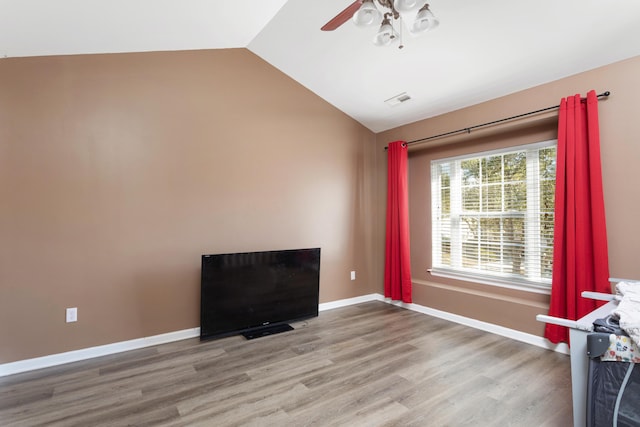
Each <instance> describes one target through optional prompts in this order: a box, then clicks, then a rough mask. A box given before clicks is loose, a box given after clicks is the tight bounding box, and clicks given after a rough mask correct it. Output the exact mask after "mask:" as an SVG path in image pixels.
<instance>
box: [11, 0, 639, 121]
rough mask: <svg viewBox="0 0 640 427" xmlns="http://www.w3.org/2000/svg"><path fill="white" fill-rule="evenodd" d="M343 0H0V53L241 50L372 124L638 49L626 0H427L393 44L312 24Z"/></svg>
mask: <svg viewBox="0 0 640 427" xmlns="http://www.w3.org/2000/svg"><path fill="white" fill-rule="evenodd" d="M351 2H352V0H224V1H223V0H180V1H177V0H108V1H107V0H55V1H54V0H0V56H2V57H19V56H40V55H64V54H85V53H110V52H143V51H159V50H187V49H218V48H238V47H246V48H248V49H249V50H251V51H252V52H254V53H255V54H257V55H258V56H260V57H262V58H263V59H264V60H266V61H267V62H269V63H271V64H272V65H273V66H274V67H276V68H278V69H280V70H281V71H282V72H284V73H285V74H287V75H289V76H290V77H292V78H293V79H295V80H297V81H298V82H299V83H301V84H302V85H304V86H305V87H307V88H308V89H310V90H311V91H313V92H314V93H316V94H317V95H318V96H320V97H322V98H323V99H325V100H326V101H328V102H329V103H331V104H333V105H334V106H336V107H337V108H339V109H340V110H342V111H344V112H345V113H346V114H348V115H349V116H351V117H353V118H354V119H356V120H357V121H359V122H360V123H362V124H363V125H365V126H366V127H368V128H369V129H371V130H372V131H374V132H380V131H383V130H386V129H390V128H393V127H396V126H400V125H402V124H406V123H410V122H413V121H416V120H420V119H424V118H427V117H432V116H435V115H438V114H442V113H445V112H448V111H452V110H455V109H458V108H462V107H465V106H468V105H473V104H476V103H479V102H483V101H487V100H489V99H493V98H496V97H499V96H503V95H506V94H509V93H512V92H516V91H519V90H523V89H526V88H529V87H532V86H536V85H539V84H542V83H546V82H549V81H553V80H557V79H559V78H562V77H565V76H569V75H572V74H576V73H579V72H581V71H586V70H589V69H592V68H595V67H599V66H602V65H606V64H609V63H612V62H615V61H619V60H622V59H626V58H630V57H633V56H637V55H640V1H638V0H601V1H594V0H537V1H535V2H524V1H514V0H484V1H482V2H479V1H473V0H430V5H431V10H432V11H433V12H434V14H435V15H436V16H437V17H438V18H439V19H440V26H439V27H438V28H437V29H436V30H434V31H432V32H428V33H426V34H424V35H422V36H421V37H420V38H413V37H411V36H409V35H408V33H407V32H405V37H404V45H405V47H404V49H402V50H399V49H397V48H393V47H391V48H379V47H376V46H374V45H373V44H372V43H371V39H372V38H373V34H374V32H375V28H370V29H360V28H357V27H355V26H354V25H353V24H352V23H351V22H347V23H345V24H344V25H343V26H341V27H340V28H338V29H337V30H336V31H333V32H322V31H320V27H321V26H322V25H323V24H325V23H326V22H327V21H328V20H329V19H331V18H332V17H333V16H335V15H336V14H337V13H338V12H340V11H341V10H342V9H344V8H345V7H346V6H348V5H349V4H351ZM587 89H591V88H585V91H586V90H587ZM603 89H606V88H603ZM402 92H407V93H408V94H409V95H410V96H411V98H412V99H411V100H409V101H408V102H406V103H403V104H401V105H399V106H396V107H389V106H388V105H387V104H385V103H384V100H386V99H388V98H390V97H392V96H395V95H397V94H399V93H402Z"/></svg>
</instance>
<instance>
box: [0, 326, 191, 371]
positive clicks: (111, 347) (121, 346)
mask: <svg viewBox="0 0 640 427" xmlns="http://www.w3.org/2000/svg"><path fill="white" fill-rule="evenodd" d="M199 336H200V328H192V329H184V330H182V331H175V332H168V333H166V334H160V335H154V336H151V337H144V338H137V339H133V340H129V341H121V342H117V343H113V344H106V345H100V346H97V347H89V348H83V349H81V350H74V351H68V352H65V353H58V354H52V355H50V356H43V357H36V358H33V359H26V360H19V361H17V362H11V363H5V364H2V365H0V377H3V376H7V375H13V374H18V373H20V372H26V371H34V370H36V369H42V368H49V367H51V366H57V365H63V364H65V363H71V362H77V361H80V360H86V359H91V358H94V357H100V356H107V355H109V354H114V353H120V352H123V351H129V350H137V349H139V348H144V347H150V346H153V345H159V344H166V343H169V342H173V341H179V340H184V339H187V338H194V337H199Z"/></svg>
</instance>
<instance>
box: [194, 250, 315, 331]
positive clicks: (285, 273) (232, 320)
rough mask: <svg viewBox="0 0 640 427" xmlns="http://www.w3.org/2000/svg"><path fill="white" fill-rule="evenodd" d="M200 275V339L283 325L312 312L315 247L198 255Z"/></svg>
mask: <svg viewBox="0 0 640 427" xmlns="http://www.w3.org/2000/svg"><path fill="white" fill-rule="evenodd" d="M201 278H202V280H201V295H200V338H201V339H206V338H214V337H222V336H228V335H235V334H240V333H245V332H247V331H250V330H254V329H260V328H268V327H277V326H278V325H285V324H286V323H287V322H293V321H297V320H302V319H306V318H310V317H314V316H317V315H318V303H319V287H320V248H313V249H289V250H279V251H265V252H244V253H235V254H217V255H203V256H202V276H201ZM245 336H246V335H245Z"/></svg>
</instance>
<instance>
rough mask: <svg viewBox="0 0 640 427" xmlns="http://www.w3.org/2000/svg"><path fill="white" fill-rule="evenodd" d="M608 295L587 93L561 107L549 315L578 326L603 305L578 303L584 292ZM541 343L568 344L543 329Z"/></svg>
mask: <svg viewBox="0 0 640 427" xmlns="http://www.w3.org/2000/svg"><path fill="white" fill-rule="evenodd" d="M610 289H611V288H610V285H609V258H608V250H607V229H606V224H605V212H604V197H603V189H602V166H601V161H600V131H599V125H598V98H597V96H596V93H595V91H590V92H589V93H588V94H587V98H586V99H581V97H580V95H575V96H572V97H567V98H563V99H562V101H561V102H560V110H559V119H558V150H557V168H556V196H555V224H554V242H553V275H552V285H551V302H550V306H549V315H550V316H554V317H561V318H565V319H570V320H577V319H579V318H580V317H582V316H584V315H586V314H587V313H589V312H590V311H592V310H594V309H595V308H597V307H598V306H599V305H601V304H604V302H602V301H594V300H591V299H587V298H582V297H581V294H582V292H583V291H595V292H605V293H608V292H610ZM545 337H546V338H548V339H549V340H550V341H551V342H553V343H559V342H569V331H568V329H567V328H566V327H563V326H558V325H550V324H547V325H546V327H545Z"/></svg>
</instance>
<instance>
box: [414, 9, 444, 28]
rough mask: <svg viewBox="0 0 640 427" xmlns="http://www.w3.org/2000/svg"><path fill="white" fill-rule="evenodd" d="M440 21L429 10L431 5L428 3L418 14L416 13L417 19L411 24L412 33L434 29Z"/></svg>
mask: <svg viewBox="0 0 640 427" xmlns="http://www.w3.org/2000/svg"><path fill="white" fill-rule="evenodd" d="M439 23H440V21H438V18H436V17H435V15H434V14H433V13H432V12H431V11H430V10H429V5H428V4H426V5H424V7H423V8H422V9H420V11H419V12H418V15H416V19H415V21H413V25H412V26H411V30H410V31H411V33H413V34H419V33H424V32H425V31H429V30H433V29H434V28H436V27H437V26H438V24H439Z"/></svg>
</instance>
